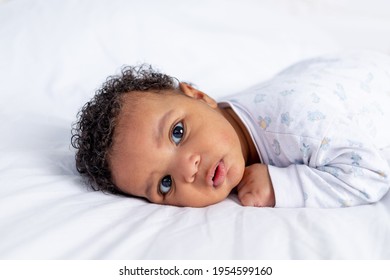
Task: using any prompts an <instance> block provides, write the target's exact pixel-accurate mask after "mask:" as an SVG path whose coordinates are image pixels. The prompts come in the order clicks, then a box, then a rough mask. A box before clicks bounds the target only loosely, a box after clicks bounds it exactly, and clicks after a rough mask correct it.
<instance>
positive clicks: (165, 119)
mask: <svg viewBox="0 0 390 280" xmlns="http://www.w3.org/2000/svg"><path fill="white" fill-rule="evenodd" d="M173 112H174V110H173V109H171V110H169V111H168V112H166V113H165V114H164V115H163V116H162V117H161V118H160V120H159V121H158V124H157V133H156V142H157V147H158V148H159V147H161V146H162V143H163V141H162V140H163V138H164V135H163V133H164V131H165V130H164V128H166V127H167V122H168V120H169V119H170V118H171V115H172V114H173Z"/></svg>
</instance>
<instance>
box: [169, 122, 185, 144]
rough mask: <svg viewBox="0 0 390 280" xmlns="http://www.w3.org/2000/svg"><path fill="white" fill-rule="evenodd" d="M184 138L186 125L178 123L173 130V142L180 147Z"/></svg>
mask: <svg viewBox="0 0 390 280" xmlns="http://www.w3.org/2000/svg"><path fill="white" fill-rule="evenodd" d="M183 136H184V125H183V123H182V122H178V123H177V124H176V125H175V126H174V127H173V129H172V136H171V137H172V140H173V142H175V144H176V145H178V144H179V143H180V142H181V140H182V138H183Z"/></svg>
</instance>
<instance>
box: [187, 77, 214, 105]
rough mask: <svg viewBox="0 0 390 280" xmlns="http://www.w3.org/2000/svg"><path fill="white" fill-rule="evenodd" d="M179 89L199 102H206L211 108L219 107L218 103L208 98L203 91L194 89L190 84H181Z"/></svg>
mask: <svg viewBox="0 0 390 280" xmlns="http://www.w3.org/2000/svg"><path fill="white" fill-rule="evenodd" d="M179 88H180V90H181V91H182V92H183V93H184V94H185V95H187V96H188V97H191V98H195V99H197V100H200V101H203V102H206V103H207V104H208V105H209V106H210V107H212V108H214V109H215V108H217V107H218V103H217V102H216V101H215V100H214V99H213V98H211V97H210V96H208V95H207V94H206V93H204V92H203V91H200V90H198V89H196V88H194V87H192V86H191V85H189V84H186V83H180V84H179Z"/></svg>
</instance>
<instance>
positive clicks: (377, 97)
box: [220, 52, 390, 207]
mask: <svg viewBox="0 0 390 280" xmlns="http://www.w3.org/2000/svg"><path fill="white" fill-rule="evenodd" d="M220 106H221V107H224V106H225V107H226V106H230V107H231V108H232V109H233V110H234V111H235V112H236V114H237V115H238V116H239V117H240V118H241V120H242V121H243V122H244V124H245V125H246V127H247V128H248V130H249V131H250V134H251V136H252V138H253V140H254V142H255V145H256V147H257V150H258V152H259V154H260V157H261V159H262V161H263V163H265V164H267V165H268V166H269V172H270V176H271V180H272V183H273V187H274V190H275V196H276V207H345V206H353V205H360V204H367V203H372V202H375V201H377V200H379V199H380V198H381V197H382V196H383V195H384V194H385V193H386V192H387V191H388V189H389V184H390V183H389V180H390V178H389V174H390V171H389V165H388V163H387V162H386V160H385V159H384V158H383V157H382V155H381V149H382V148H385V147H387V146H390V133H388V132H387V130H388V127H389V122H390V112H389V110H388V109H387V111H386V108H389V107H390V57H388V56H386V55H383V54H378V53H371V52H350V53H348V54H344V55H343V54H340V55H334V56H324V57H320V58H315V59H310V60H306V61H303V62H300V63H297V64H295V65H293V66H291V67H289V68H287V69H286V70H284V71H283V72H281V73H279V74H278V75H277V76H275V77H274V78H273V79H271V80H269V81H267V82H264V83H261V84H259V85H255V86H254V87H252V88H250V89H248V90H246V91H244V92H241V93H239V94H236V95H234V96H231V97H228V98H226V99H224V100H222V101H221V102H220Z"/></svg>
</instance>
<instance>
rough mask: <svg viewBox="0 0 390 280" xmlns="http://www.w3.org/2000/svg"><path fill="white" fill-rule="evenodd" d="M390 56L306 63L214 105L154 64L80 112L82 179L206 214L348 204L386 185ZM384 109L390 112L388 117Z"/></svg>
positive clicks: (130, 70)
mask: <svg viewBox="0 0 390 280" xmlns="http://www.w3.org/2000/svg"><path fill="white" fill-rule="evenodd" d="M389 106H390V58H389V57H388V56H386V55H383V54H377V53H369V52H358V53H357V52H352V53H349V54H346V55H341V56H324V57H320V58H316V59H311V60H307V61H303V62H300V63H298V64H296V65H294V66H292V67H290V68H288V69H286V70H285V71H283V72H281V73H280V74H278V75H277V76H275V77H274V78H273V79H271V80H269V81H266V82H263V83H261V84H258V85H256V86H254V87H252V88H250V89H248V90H245V91H243V92H241V93H238V94H236V95H234V96H231V97H228V98H225V99H224V100H221V101H220V102H216V101H215V100H214V99H213V98H211V97H210V96H209V95H207V94H206V93H204V92H202V91H200V90H198V89H196V88H194V87H193V86H191V85H190V84H188V83H183V82H179V81H177V80H176V79H175V78H172V77H170V76H168V75H165V74H162V73H159V72H157V71H155V70H153V69H152V68H151V67H150V66H147V65H142V66H139V67H125V68H124V69H123V70H122V73H121V75H120V76H114V77H110V78H109V79H107V81H106V82H105V83H104V84H103V86H102V87H101V89H99V90H98V91H97V92H96V95H95V96H94V98H93V99H92V100H91V101H90V102H88V103H87V104H86V105H85V106H84V107H83V108H82V110H81V111H80V113H79V115H78V118H79V119H78V122H77V123H76V124H75V126H74V129H73V136H72V145H73V146H74V147H75V148H76V149H77V154H76V166H77V170H78V171H79V172H80V173H81V174H83V175H85V176H86V177H87V178H88V179H89V183H90V184H91V186H92V187H93V188H94V189H95V190H103V191H108V192H112V193H118V194H125V195H131V196H137V197H143V198H146V199H147V200H149V201H151V202H153V203H158V204H166V205H176V206H190V207H205V206H208V205H211V204H215V203H218V202H220V201H222V200H224V199H225V198H226V197H227V196H228V195H229V194H230V193H231V192H232V191H233V190H237V193H238V198H239V200H240V202H241V203H242V205H244V206H257V207H274V206H276V207H345V206H354V205H361V204H368V203H373V202H376V201H378V200H380V199H381V198H382V197H383V196H384V195H385V194H386V192H387V191H388V189H389V186H390V178H389V174H390V168H389V165H388V162H387V161H386V159H385V158H383V157H382V154H381V149H383V148H385V147H386V146H389V145H390V134H389V133H388V132H387V130H388V127H389V126H388V123H389V121H390V113H389V112H388V111H389V110H387V108H389ZM386 110H387V111H386Z"/></svg>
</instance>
